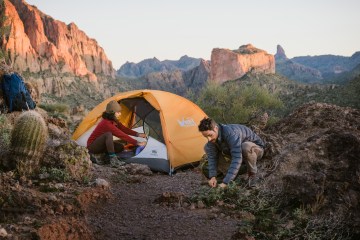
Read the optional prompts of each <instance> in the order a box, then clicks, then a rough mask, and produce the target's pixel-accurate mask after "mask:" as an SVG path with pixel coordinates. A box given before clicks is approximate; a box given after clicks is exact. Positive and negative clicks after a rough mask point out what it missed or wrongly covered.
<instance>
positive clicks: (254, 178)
mask: <svg viewBox="0 0 360 240" xmlns="http://www.w3.org/2000/svg"><path fill="white" fill-rule="evenodd" d="M258 180H259V177H258V176H257V175H256V174H252V175H250V176H249V178H248V187H249V188H255V187H256V184H257V182H258Z"/></svg>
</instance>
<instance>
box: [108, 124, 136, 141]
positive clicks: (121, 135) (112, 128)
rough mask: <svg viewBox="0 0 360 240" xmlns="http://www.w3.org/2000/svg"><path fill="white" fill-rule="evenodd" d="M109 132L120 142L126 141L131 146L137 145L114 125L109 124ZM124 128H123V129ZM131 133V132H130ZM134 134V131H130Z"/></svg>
mask: <svg viewBox="0 0 360 240" xmlns="http://www.w3.org/2000/svg"><path fill="white" fill-rule="evenodd" d="M108 127H109V128H110V131H111V132H112V134H113V135H114V136H116V137H118V138H120V139H122V140H125V141H127V142H128V143H131V144H133V145H137V141H136V140H135V139H133V138H131V137H129V135H127V134H126V133H125V132H123V131H122V130H121V129H119V128H117V127H116V126H115V125H114V124H112V123H109V126H108ZM124 128H125V127H124ZM129 130H130V129H129ZM130 131H132V130H130ZM132 132H134V133H135V134H136V132H135V131H132Z"/></svg>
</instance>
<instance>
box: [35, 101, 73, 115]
mask: <svg viewBox="0 0 360 240" xmlns="http://www.w3.org/2000/svg"><path fill="white" fill-rule="evenodd" d="M39 107H41V108H43V109H44V110H46V111H47V112H49V113H63V114H66V113H68V112H69V106H68V105H66V104H62V103H54V104H40V105H39Z"/></svg>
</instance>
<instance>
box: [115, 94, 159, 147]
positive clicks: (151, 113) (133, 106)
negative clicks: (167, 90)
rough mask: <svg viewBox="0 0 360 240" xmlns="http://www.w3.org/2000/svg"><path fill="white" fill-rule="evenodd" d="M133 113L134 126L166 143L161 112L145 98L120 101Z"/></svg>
mask: <svg viewBox="0 0 360 240" xmlns="http://www.w3.org/2000/svg"><path fill="white" fill-rule="evenodd" d="M120 103H121V104H123V105H125V106H126V107H127V108H128V109H129V110H130V111H131V112H132V113H133V115H132V118H133V119H132V120H131V122H132V126H130V128H137V127H143V128H144V132H145V133H146V134H147V135H148V136H151V137H152V138H154V139H156V140H158V141H160V142H162V143H164V142H165V141H164V136H163V133H162V128H161V121H160V115H159V112H158V111H157V110H156V109H155V108H154V107H153V106H151V104H150V103H149V102H148V101H146V100H145V99H144V98H127V99H122V100H121V101H120Z"/></svg>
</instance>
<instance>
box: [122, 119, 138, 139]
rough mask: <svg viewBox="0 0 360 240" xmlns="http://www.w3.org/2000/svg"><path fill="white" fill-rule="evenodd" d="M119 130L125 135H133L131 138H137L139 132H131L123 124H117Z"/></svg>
mask: <svg viewBox="0 0 360 240" xmlns="http://www.w3.org/2000/svg"><path fill="white" fill-rule="evenodd" d="M117 125H118V128H119V129H120V130H121V131H123V132H124V133H126V134H128V135H131V136H135V137H136V134H137V132H135V131H134V130H131V129H130V128H127V127H125V126H124V125H123V124H122V123H121V122H119V121H118V122H117Z"/></svg>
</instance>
